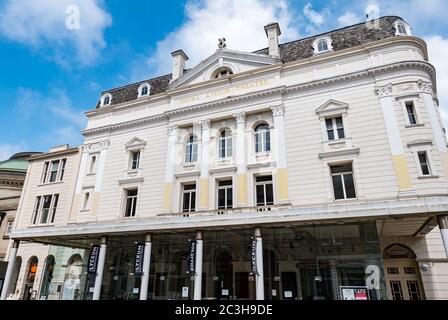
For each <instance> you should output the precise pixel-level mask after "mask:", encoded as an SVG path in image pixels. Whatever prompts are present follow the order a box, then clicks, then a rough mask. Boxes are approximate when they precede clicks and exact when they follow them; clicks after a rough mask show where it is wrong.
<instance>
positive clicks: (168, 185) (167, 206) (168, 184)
mask: <svg viewBox="0 0 448 320" xmlns="http://www.w3.org/2000/svg"><path fill="white" fill-rule="evenodd" d="M177 131H178V130H177V126H172V127H169V128H168V147H167V156H166V165H165V191H164V194H163V209H164V210H165V211H166V212H170V211H171V210H172V208H171V205H172V194H173V183H174V167H175V159H176V141H177Z"/></svg>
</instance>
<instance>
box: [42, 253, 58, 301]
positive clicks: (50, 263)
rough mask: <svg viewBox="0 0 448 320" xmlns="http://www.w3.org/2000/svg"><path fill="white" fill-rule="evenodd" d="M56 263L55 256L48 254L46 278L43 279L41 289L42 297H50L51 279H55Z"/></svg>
mask: <svg viewBox="0 0 448 320" xmlns="http://www.w3.org/2000/svg"><path fill="white" fill-rule="evenodd" d="M54 264H55V259H54V256H51V255H50V256H48V257H47V259H46V260H45V270H44V278H43V280H42V287H41V289H40V296H41V297H45V298H47V297H48V294H49V288H50V284H51V280H52V279H53V270H54Z"/></svg>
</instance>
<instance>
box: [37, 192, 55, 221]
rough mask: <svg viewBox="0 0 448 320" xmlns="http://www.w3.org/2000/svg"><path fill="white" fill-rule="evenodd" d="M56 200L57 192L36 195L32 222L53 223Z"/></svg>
mask: <svg viewBox="0 0 448 320" xmlns="http://www.w3.org/2000/svg"><path fill="white" fill-rule="evenodd" d="M58 201H59V194H53V195H45V196H39V197H37V198H36V202H35V205H34V213H33V218H32V224H33V225H45V224H52V223H54V218H55V215H56V209H57V207H58Z"/></svg>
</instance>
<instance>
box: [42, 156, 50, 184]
mask: <svg viewBox="0 0 448 320" xmlns="http://www.w3.org/2000/svg"><path fill="white" fill-rule="evenodd" d="M49 166H50V162H49V161H47V162H45V163H44V171H43V172H42V181H41V182H42V183H45V182H47V176H48V167H49Z"/></svg>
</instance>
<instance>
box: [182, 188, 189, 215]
mask: <svg viewBox="0 0 448 320" xmlns="http://www.w3.org/2000/svg"><path fill="white" fill-rule="evenodd" d="M182 211H183V212H188V211H190V193H189V192H186V193H184V199H183V201H182Z"/></svg>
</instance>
